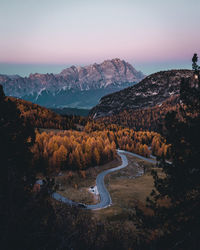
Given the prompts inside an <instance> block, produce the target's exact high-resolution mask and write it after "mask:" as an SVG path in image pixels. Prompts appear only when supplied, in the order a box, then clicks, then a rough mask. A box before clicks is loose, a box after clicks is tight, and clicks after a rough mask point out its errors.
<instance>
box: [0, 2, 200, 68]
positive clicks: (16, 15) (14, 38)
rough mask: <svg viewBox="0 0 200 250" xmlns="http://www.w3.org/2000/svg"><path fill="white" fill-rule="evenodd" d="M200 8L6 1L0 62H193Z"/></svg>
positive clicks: (198, 47)
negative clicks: (113, 60)
mask: <svg viewBox="0 0 200 250" xmlns="http://www.w3.org/2000/svg"><path fill="white" fill-rule="evenodd" d="M199 9H200V1H198V0H190V1H187V0H169V1H167V2H163V1H159V0H151V1H147V0H123V1H122V0H101V1H93V0H85V1H81V0H73V1H72V0H58V1H53V0H43V1H39V0H20V1H18V0H13V1H12V3H11V2H9V1H6V0H1V2H0V19H1V22H0V33H1V39H0V55H1V57H0V63H6V64H9V63H10V64H76V65H77V64H85V65H86V64H91V63H94V62H97V63H100V62H102V61H104V60H105V59H112V58H120V59H124V60H126V61H130V62H135V63H136V64H142V63H144V64H148V63H151V62H152V63H159V62H164V61H166V62H170V61H171V62H181V61H182V62H185V61H190V60H191V57H192V55H193V53H198V52H200V33H199V32H197V26H198V24H199V23H200V15H199Z"/></svg>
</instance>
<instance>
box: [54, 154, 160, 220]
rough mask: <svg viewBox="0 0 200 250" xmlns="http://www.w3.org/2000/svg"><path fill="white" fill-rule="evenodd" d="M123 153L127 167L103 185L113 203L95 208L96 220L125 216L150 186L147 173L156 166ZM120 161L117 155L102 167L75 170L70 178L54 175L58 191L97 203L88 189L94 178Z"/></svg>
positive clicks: (115, 173) (151, 185) (95, 196)
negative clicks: (81, 174)
mask: <svg viewBox="0 0 200 250" xmlns="http://www.w3.org/2000/svg"><path fill="white" fill-rule="evenodd" d="M125 155H126V157H127V159H128V166H127V167H126V168H123V169H121V170H118V171H116V172H113V173H110V174H108V175H107V176H106V177H105V184H106V187H107V189H108V191H109V193H110V196H111V198H112V206H110V207H108V208H105V209H101V210H94V211H93V216H94V217H96V218H97V219H100V220H101V219H108V220H111V221H113V220H114V221H115V220H121V219H125V220H126V219H128V216H129V214H130V213H131V214H132V213H134V207H135V206H136V205H138V204H139V205H141V206H144V203H145V200H146V197H147V196H148V195H149V194H150V192H151V190H152V188H153V178H152V176H151V174H150V172H151V169H152V168H154V169H155V166H154V165H153V164H151V163H148V162H146V161H144V160H141V159H138V158H137V157H134V156H131V155H129V154H125ZM120 163H121V162H120V159H119V157H118V158H117V159H116V160H114V161H112V162H110V163H107V164H105V165H103V166H97V167H95V168H91V169H88V170H87V171H86V176H85V177H82V176H80V174H78V173H76V174H74V175H73V177H70V178H69V172H65V173H62V176H58V177H57V178H56V181H57V183H59V185H60V190H59V191H58V193H59V194H61V195H63V196H65V197H67V198H69V199H70V200H73V201H76V202H79V203H84V204H96V203H98V202H99V196H98V195H96V194H92V193H91V192H90V191H89V188H90V187H94V186H95V182H96V177H97V175H98V174H99V173H100V172H102V171H104V170H107V169H110V168H114V167H117V166H119V165H120ZM157 170H158V171H159V172H161V171H160V170H159V169H157ZM144 171H145V173H144ZM143 173H144V174H143Z"/></svg>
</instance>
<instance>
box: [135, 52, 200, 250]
mask: <svg viewBox="0 0 200 250" xmlns="http://www.w3.org/2000/svg"><path fill="white" fill-rule="evenodd" d="M197 58H198V57H197V55H194V57H193V69H194V74H197V75H199V66H198V65H197ZM180 99H181V102H182V108H181V115H182V119H181V121H180V120H178V119H177V116H176V115H177V114H176V112H171V113H168V114H167V116H166V119H165V126H166V131H165V133H166V138H167V141H168V142H169V143H170V144H171V152H172V159H173V160H172V164H167V163H166V162H162V164H161V167H162V169H163V172H164V175H165V177H164V178H161V177H159V175H158V173H157V172H155V171H154V172H153V177H154V186H155V189H154V190H153V191H152V193H151V198H148V199H147V207H148V208H150V209H151V210H152V212H153V215H147V214H145V213H144V211H142V210H141V209H139V208H137V209H136V211H137V213H136V214H137V217H136V223H137V226H138V229H139V230H140V233H141V236H142V237H144V238H145V239H146V244H147V245H146V248H148V249H200V209H199V205H200V182H199V179H200V164H199V159H200V133H199V128H200V80H199V78H196V77H195V75H194V77H193V78H192V79H183V80H182V84H181V91H180ZM152 239H156V240H152ZM150 242H151V243H150ZM143 248H145V247H144V246H143Z"/></svg>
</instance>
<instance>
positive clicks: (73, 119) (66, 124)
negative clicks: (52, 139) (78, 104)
mask: <svg viewBox="0 0 200 250" xmlns="http://www.w3.org/2000/svg"><path fill="white" fill-rule="evenodd" d="M7 99H8V100H11V101H12V102H14V103H16V105H17V108H18V109H19V110H20V112H21V116H23V118H24V120H25V121H26V122H28V123H30V124H31V125H32V126H33V127H35V128H54V129H76V128H77V127H76V124H81V125H82V124H85V121H86V118H83V117H80V116H74V115H69V116H67V115H65V116H61V115H59V114H56V113H55V112H53V111H51V110H50V109H47V108H45V107H42V106H39V105H37V104H34V103H32V102H29V101H25V100H22V99H17V98H13V97H7Z"/></svg>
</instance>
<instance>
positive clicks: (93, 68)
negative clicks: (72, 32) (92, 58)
mask: <svg viewBox="0 0 200 250" xmlns="http://www.w3.org/2000/svg"><path fill="white" fill-rule="evenodd" d="M143 78H144V75H143V74H142V73H141V72H138V71H136V70H135V69H134V68H133V66H132V65H130V64H129V63H127V62H125V61H123V60H120V59H113V60H106V61H104V62H103V63H101V64H96V63H95V64H93V65H89V66H86V67H75V66H72V67H70V68H67V69H64V70H63V71H62V72H61V73H60V74H30V75H29V77H24V78H23V77H20V76H18V75H15V76H6V75H0V84H2V85H3V88H4V92H5V94H6V95H7V96H14V97H19V98H22V99H25V100H28V101H31V102H34V103H37V104H40V105H44V106H47V107H67V106H68V107H76V108H91V107H92V106H94V105H96V104H97V103H98V101H99V99H100V98H101V97H102V96H104V95H106V94H109V93H112V92H115V91H118V90H120V89H123V88H125V87H128V86H131V85H133V84H134V83H137V82H139V81H140V80H141V79H143Z"/></svg>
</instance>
